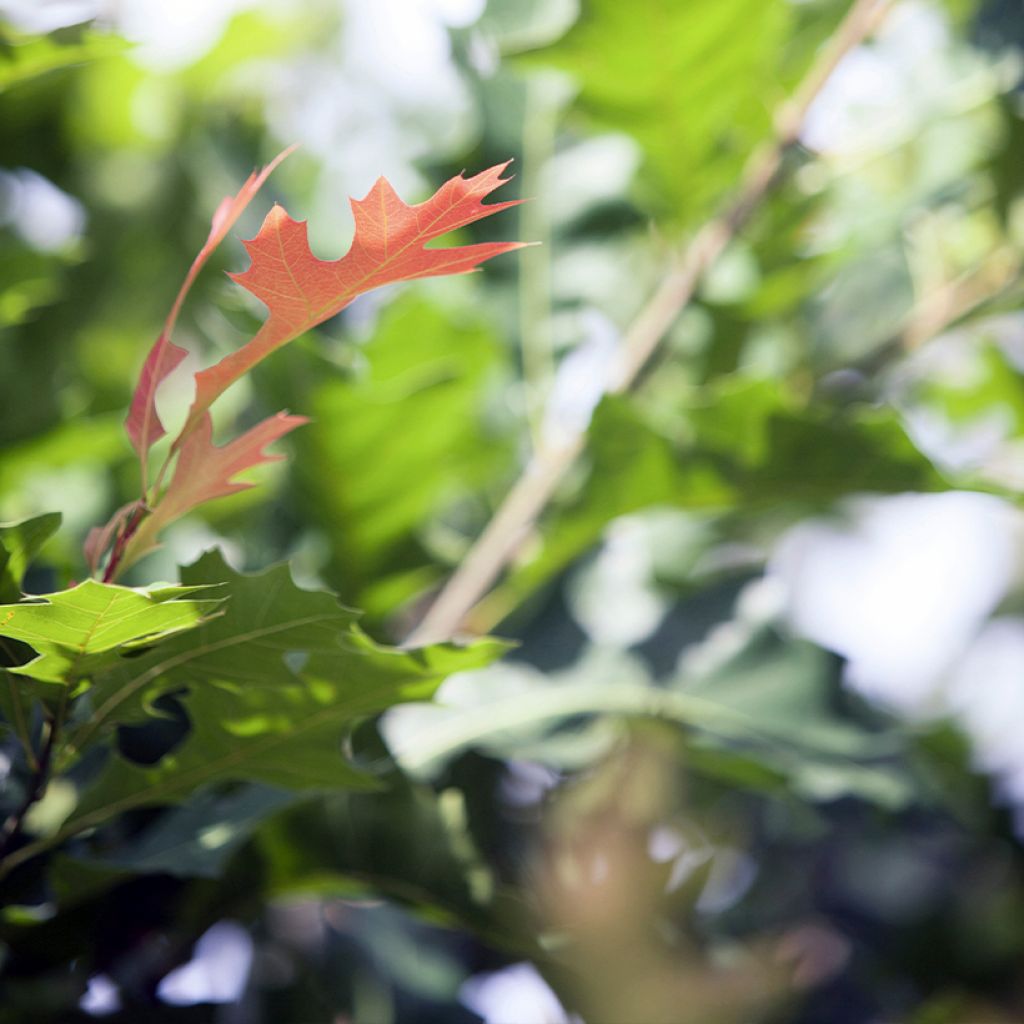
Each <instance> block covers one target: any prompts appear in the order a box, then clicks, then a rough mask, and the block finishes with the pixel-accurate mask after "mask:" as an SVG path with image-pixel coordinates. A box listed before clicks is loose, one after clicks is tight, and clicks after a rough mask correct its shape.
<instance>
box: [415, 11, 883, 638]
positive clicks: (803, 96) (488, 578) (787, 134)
mask: <svg viewBox="0 0 1024 1024" xmlns="http://www.w3.org/2000/svg"><path fill="white" fill-rule="evenodd" d="M892 2H893V0H854V3H853V5H852V6H851V7H850V10H849V11H848V12H847V15H846V17H845V18H844V19H843V21H842V22H841V23H840V24H839V26H838V27H837V28H836V31H835V32H834V33H833V34H832V36H831V37H830V39H829V41H828V42H827V43H826V45H825V46H824V48H823V49H822V51H821V53H820V54H819V56H818V59H817V61H816V62H815V63H814V64H813V66H812V67H811V69H810V70H809V71H808V73H807V75H806V76H805V77H804V79H803V81H802V82H801V83H800V85H799V86H798V87H797V89H796V91H795V92H794V93H793V95H792V96H791V97H790V98H789V100H788V101H787V102H786V103H784V104H783V105H782V107H781V108H780V109H779V110H778V111H777V113H776V116H775V135H774V138H773V139H772V141H771V142H769V143H767V144H766V145H765V146H763V147H761V148H759V149H757V150H755V151H754V153H753V154H752V155H751V157H750V159H749V160H748V162H747V165H746V167H745V168H744V171H743V174H742V176H741V179H740V187H739V191H738V193H737V195H736V197H735V198H734V199H733V201H732V202H731V203H730V204H729V205H728V206H727V208H726V209H725V211H724V212H723V213H721V214H720V215H719V216H717V217H715V218H714V219H712V220H711V221H709V222H708V223H707V224H705V225H704V227H702V228H701V229H700V230H699V231H698V232H697V234H696V235H695V236H694V238H693V240H692V241H691V242H690V244H689V245H688V246H687V248H686V250H685V251H684V252H683V254H682V257H681V258H680V259H679V260H678V261H675V262H674V263H673V265H672V266H671V267H670V268H669V270H668V272H667V273H666V275H665V277H664V278H663V279H662V282H661V284H660V285H659V287H658V289H657V290H656V291H655V293H654V295H653V296H652V297H651V298H650V300H649V301H648V302H647V304H646V305H645V306H644V307H643V309H642V310H641V311H640V313H639V314H638V315H637V317H636V319H635V320H634V321H633V323H632V324H631V326H630V327H629V329H628V330H627V331H626V333H625V336H624V338H623V340H622V344H621V349H620V352H619V356H618V361H617V366H616V368H615V371H614V373H613V376H612V380H611V384H610V386H609V388H608V391H609V392H610V393H612V394H617V393H621V392H624V391H627V390H629V388H631V387H632V386H633V384H634V383H635V382H636V380H637V378H638V377H639V375H640V373H641V371H642V370H643V369H644V367H645V366H646V365H647V364H648V363H649V362H650V360H651V357H652V356H653V355H654V353H655V352H656V351H657V348H658V346H659V344H660V343H661V340H662V339H663V338H664V336H665V333H666V332H667V331H668V329H669V328H670V327H671V326H672V324H673V323H674V322H675V320H676V319H677V317H678V316H679V314H680V313H681V312H682V311H683V309H685V308H686V306H687V304H688V303H689V301H690V299H691V298H692V297H693V294H694V292H695V291H696V288H697V285H698V284H699V283H700V280H701V278H702V277H703V276H704V274H705V273H706V272H707V271H708V270H709V269H710V267H711V266H712V265H713V264H714V262H715V261H716V260H717V259H718V257H719V256H720V255H721V254H722V252H723V250H724V249H725V248H726V246H727V245H728V244H729V242H731V241H732V239H733V238H735V237H736V235H737V234H738V233H739V232H740V231H741V230H742V228H743V227H744V226H745V225H746V224H747V222H748V221H749V220H750V218H751V216H752V215H753V213H754V212H755V211H756V210H757V208H758V207H759V205H760V204H761V202H762V200H763V199H764V198H765V196H766V195H767V194H768V193H769V191H770V189H771V188H772V186H773V184H774V183H775V182H776V180H777V179H778V176H779V172H780V170H781V167H782V162H783V158H784V157H785V155H786V153H787V151H788V150H789V149H790V148H791V147H792V146H793V145H794V144H795V143H796V142H797V140H798V138H799V135H800V131H801V129H802V126H803V123H804V119H805V118H806V116H807V112H808V110H809V109H810V107H811V104H812V103H813V102H814V100H815V98H816V97H817V95H818V94H819V92H820V91H821V89H822V87H823V86H824V85H825V83H826V82H827V81H828V79H829V77H830V76H831V74H832V72H833V71H834V70H835V68H836V66H837V65H838V64H839V62H840V61H841V60H842V59H843V57H844V56H845V55H846V54H847V53H849V52H850V51H851V50H852V49H854V48H855V47H856V46H858V45H859V44H860V43H862V42H863V41H864V39H865V38H867V37H868V36H869V35H870V34H871V33H872V32H873V31H874V30H875V29H876V28H877V26H878V25H879V24H880V22H881V20H882V19H883V18H884V16H885V15H886V14H887V13H888V11H889V9H890V7H891V6H892ZM585 444H586V435H585V433H580V434H577V435H576V436H573V437H571V438H569V439H568V440H566V441H564V442H561V443H558V444H554V443H552V442H548V443H547V444H546V445H545V446H542V447H539V448H538V449H537V450H536V451H535V453H534V455H533V457H532V458H531V460H530V462H529V463H528V464H527V466H526V467H525V469H524V470H523V473H522V475H521V476H520V477H519V479H518V480H517V481H516V483H515V484H514V485H513V486H512V489H511V491H509V493H508V495H507V497H506V498H505V500H504V501H503V502H502V504H501V506H500V507H499V508H498V510H497V512H496V513H495V515H494V517H493V518H492V519H491V521H490V522H489V523H488V525H487V526H486V528H485V529H484V531H483V533H482V534H481V535H480V537H479V538H478V540H477V541H476V543H475V544H474V545H473V547H472V548H471V549H470V551H469V553H468V554H467V556H466V558H465V559H464V560H463V561H462V563H461V564H460V565H459V567H458V568H457V569H456V570H455V572H454V573H453V574H452V576H451V577H450V579H449V580H448V582H447V583H446V585H445V586H444V587H443V588H442V590H441V592H440V593H439V594H438V596H437V598H436V600H435V601H434V602H433V604H432V605H431V606H430V608H429V609H428V610H427V613H426V615H425V616H424V618H423V620H422V621H421V623H420V624H419V626H418V627H417V628H416V629H415V630H413V632H412V634H411V635H410V636H409V638H408V640H407V643H408V644H409V645H411V646H418V645H421V644H426V643H432V642H436V641H441V640H447V639H449V638H450V637H452V636H453V635H454V634H456V633H457V632H458V631H459V629H460V627H462V625H463V623H464V622H465V620H466V617H467V615H468V614H469V613H470V611H471V610H472V609H473V608H474V606H475V605H476V604H477V602H478V601H480V599H481V598H482V597H484V596H485V595H486V594H487V592H488V591H489V590H490V588H491V587H492V586H493V584H494V583H495V581H496V580H497V579H498V577H499V576H500V575H501V572H502V570H503V569H504V568H505V566H506V565H507V564H508V562H509V561H510V559H511V558H512V557H513V556H514V554H515V552H516V550H517V548H518V547H519V545H520V543H521V542H522V540H523V539H524V538H525V537H526V536H527V535H528V534H529V532H530V531H531V529H532V528H533V526H534V523H535V522H536V520H537V519H538V517H539V516H540V513H541V512H542V511H543V509H544V508H545V507H546V506H547V504H548V502H549V501H550V500H551V497H552V496H553V495H554V494H555V492H556V490H557V489H558V486H559V484H560V483H561V481H562V480H563V479H564V477H565V475H566V473H567V472H568V470H569V469H570V468H571V467H572V465H573V464H574V463H575V461H576V459H577V458H578V456H579V455H580V453H581V452H582V451H583V449H584V446H585Z"/></svg>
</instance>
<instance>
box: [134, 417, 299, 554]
mask: <svg viewBox="0 0 1024 1024" xmlns="http://www.w3.org/2000/svg"><path fill="white" fill-rule="evenodd" d="M308 422H309V421H308V419H307V418H306V417H305V416H290V415H288V413H284V412H279V413H277V414H276V415H275V416H271V417H269V418H268V419H265V420H263V421H262V422H261V423H258V424H257V425H256V426H255V427H253V428H252V429H251V430H247V431H246V432H245V433H244V434H242V436H241V437H236V438H235V440H234V441H230V442H228V443H227V444H225V445H222V446H220V447H218V446H217V445H215V444H214V443H213V421H212V420H211V419H210V414H209V413H206V414H204V415H203V417H202V418H201V419H200V421H199V426H198V427H196V429H195V430H193V431H192V433H191V434H189V436H188V437H187V438H186V439H185V441H184V442H183V443H182V446H181V451H180V452H179V453H178V463H177V465H176V466H175V468H174V476H173V477H171V482H170V484H168V486H167V490H166V491H165V492H164V494H163V497H162V498H161V499H160V502H159V504H157V506H156V508H154V509H153V511H152V513H150V515H149V516H147V517H146V518H145V519H143V520H142V525H141V526H140V527H139V528H138V530H137V531H136V532H135V534H134V535H133V536H132V538H131V540H129V541H128V544H127V546H126V548H125V553H124V558H123V559H122V562H121V568H122V569H124V568H127V567H128V566H129V565H131V564H133V563H134V562H137V561H138V560H139V559H140V558H141V557H142V556H143V555H145V554H146V553H147V552H149V551H152V550H153V548H155V547H156V546H157V535H158V534H159V533H160V531H161V530H163V529H164V527H166V526H169V525H170V524H171V523H173V522H174V521H175V520H176V519H180V518H181V517H182V516H183V515H185V514H186V513H188V512H191V511H192V509H194V508H198V506H200V505H202V504H204V503H205V502H207V501H213V500H214V499H215V498H226V497H227V496H228V495H229V494H236V493H237V492H238V491H245V490H248V489H249V488H250V487H253V486H254V485H253V484H251V483H241V482H238V481H236V480H235V477H237V476H238V475H239V474H240V473H244V472H245V471H246V470H247V469H252V468H253V467H255V466H260V465H263V464H264V463H267V462H280V461H281V459H283V458H284V456H283V455H268V454H267V452H266V451H265V449H266V448H267V446H268V445H270V444H272V443H273V442H274V441H276V440H277V439H278V438H280V437H283V436H284V435H285V434H287V433H289V432H290V431H292V430H294V429H295V428H296V427H300V426H302V424H303V423H308Z"/></svg>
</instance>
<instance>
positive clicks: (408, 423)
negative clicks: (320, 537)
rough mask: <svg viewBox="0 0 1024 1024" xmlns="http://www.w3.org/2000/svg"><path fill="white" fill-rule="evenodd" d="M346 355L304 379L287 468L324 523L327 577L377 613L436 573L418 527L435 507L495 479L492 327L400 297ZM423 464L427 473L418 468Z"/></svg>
mask: <svg viewBox="0 0 1024 1024" xmlns="http://www.w3.org/2000/svg"><path fill="white" fill-rule="evenodd" d="M355 362H356V365H355V367H354V368H353V369H352V370H351V371H350V372H349V373H348V374H347V375H345V376H344V377H343V376H341V375H340V374H338V373H337V372H336V371H333V368H332V369H331V370H330V371H329V372H330V376H329V377H328V378H327V379H326V380H324V381H323V382H322V383H318V384H316V385H315V386H314V387H313V389H312V394H311V396H310V402H311V404H310V410H311V415H312V420H313V421H312V423H311V424H310V425H309V426H308V427H307V428H305V429H304V430H303V431H301V432H300V433H299V434H298V435H297V438H296V446H297V448H296V460H295V465H296V470H295V474H296V478H297V481H298V484H299V487H300V493H301V495H302V498H303V500H305V501H308V502H309V503H310V505H311V507H312V508H315V509H316V510H317V516H318V518H319V519H320V521H321V522H322V523H323V524H324V527H325V529H326V531H327V541H328V543H329V545H330V561H329V564H328V566H327V568H326V571H327V574H328V576H329V578H330V579H331V580H332V581H333V582H336V585H337V586H338V587H339V589H340V590H341V591H342V593H343V594H345V595H346V597H349V598H350V599H351V600H353V601H354V602H357V603H358V604H359V606H360V607H362V608H365V609H366V610H367V611H368V612H369V613H371V614H374V615H380V614H382V613H385V612H387V611H389V610H390V609H392V608H394V607H395V605H396V604H397V603H400V602H401V601H403V600H405V599H407V598H408V597H410V596H412V595H413V594H414V593H416V592H417V591H418V590H422V588H423V587H424V586H427V585H429V584H430V583H431V582H433V580H434V579H436V577H437V569H436V568H435V567H431V565H430V562H429V559H428V557H427V555H426V553H425V551H424V537H423V536H422V531H423V524H424V523H427V522H430V520H431V519H432V518H433V517H434V516H435V515H437V514H438V513H439V512H440V511H442V509H443V506H444V504H446V503H448V504H450V503H452V502H453V501H457V500H458V499H460V498H466V497H468V496H470V495H472V494H473V493H474V492H476V491H478V490H479V489H481V488H482V487H486V486H487V485H488V484H491V483H492V482H493V481H495V480H496V479H502V478H504V477H505V475H506V473H507V472H508V470H509V469H510V468H511V452H510V451H509V448H508V444H507V441H506V440H504V439H503V438H502V436H501V434H500V433H499V432H498V430H497V428H496V425H492V426H491V428H490V429H491V432H492V436H493V440H489V443H486V444H481V432H484V436H487V435H486V432H487V431H488V425H487V423H486V422H485V413H486V409H485V403H486V401H487V396H488V394H490V393H492V392H493V391H494V390H495V386H496V385H497V384H498V383H499V381H498V375H499V373H500V367H501V359H500V351H499V348H498V345H497V339H496V338H495V337H494V335H493V332H492V331H491V330H490V329H489V328H488V327H487V326H486V324H485V323H484V322H483V321H482V320H481V319H480V318H479V317H477V316H474V315H473V314H472V313H470V312H469V311H464V312H462V311H460V312H457V313H452V312H447V311H445V310H444V309H443V308H440V307H438V306H435V305H432V304H430V303H427V302H425V301H424V300H423V299H422V298H416V297H413V296H412V295H407V296H402V297H400V298H399V299H397V300H396V301H395V302H394V303H393V304H391V305H390V306H389V307H388V308H387V309H386V310H385V311H384V313H383V314H382V316H381V319H380V321H379V323H378V324H377V325H376V328H375V330H374V333H373V335H372V337H371V338H370V339H369V340H368V341H367V343H366V344H365V346H363V347H362V348H361V349H360V350H359V352H358V354H357V355H356V356H355ZM325 370H327V368H326V367H325ZM396 424H399V425H400V428H399V429H400V430H401V432H402V434H401V436H402V443H401V444H398V443H395V441H396V437H395V430H396ZM382 451H386V452H387V456H386V457H384V458H382V457H381V454H380V453H381V452H382ZM322 465H330V466H332V467H333V470H332V472H330V473H323V472H320V471H319V469H318V467H320V466H322ZM424 466H429V467H430V472H428V473H423V472H420V469H421V467H424Z"/></svg>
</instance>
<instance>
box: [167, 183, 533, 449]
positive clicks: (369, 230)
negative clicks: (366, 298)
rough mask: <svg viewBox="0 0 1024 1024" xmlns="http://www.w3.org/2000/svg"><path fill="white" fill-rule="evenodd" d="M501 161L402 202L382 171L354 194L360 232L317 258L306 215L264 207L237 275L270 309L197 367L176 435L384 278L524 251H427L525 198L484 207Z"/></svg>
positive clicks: (429, 273)
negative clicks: (248, 336)
mask: <svg viewBox="0 0 1024 1024" xmlns="http://www.w3.org/2000/svg"><path fill="white" fill-rule="evenodd" d="M507 166H508V163H504V164H499V165H498V166H496V167H491V168H490V169H489V170H486V171H482V172H481V173H480V174H476V175H474V176H473V177H471V178H463V177H462V176H461V175H458V176H457V177H454V178H452V179H451V180H450V181H448V182H446V183H445V184H444V185H442V186H441V188H439V189H438V190H437V192H436V193H435V194H434V195H433V196H431V198H430V199H428V200H426V202H423V203H419V204H417V205H415V206H408V205H407V204H406V203H404V202H403V201H402V200H401V199H400V198H399V197H398V195H397V194H396V193H395V190H394V189H393V188H392V187H391V185H390V184H389V183H388V182H387V181H386V180H385V179H384V178H379V179H378V180H377V183H376V184H375V185H374V186H373V188H372V189H370V191H369V193H368V194H367V196H366V198H365V199H361V200H355V199H353V200H351V205H352V213H353V216H354V218H355V235H354V238H353V241H352V246H351V248H350V249H349V251H348V252H347V253H346V254H345V255H344V256H343V257H342V258H341V259H339V260H320V259H317V258H316V257H315V256H314V255H313V253H312V251H311V250H310V248H309V242H308V241H307V238H306V224H305V221H295V220H292V219H291V217H289V216H288V214H287V213H285V211H284V210H283V209H282V208H281V207H280V206H275V207H274V208H273V209H272V210H271V211H270V213H269V214H268V215H267V218H266V220H265V221H264V222H263V226H262V227H261V228H260V231H259V233H258V234H257V235H256V237H255V238H253V239H251V240H250V241H248V242H246V243H245V247H246V250H247V251H248V253H249V256H250V258H251V260H252V264H251V266H250V267H249V269H248V270H246V271H245V272H244V273H241V274H235V275H232V276H233V277H234V279H235V280H236V281H238V283H239V284H241V285H242V286H243V287H245V288H247V289H248V290H249V291H250V292H252V294H253V295H255V296H256V297H257V298H258V299H260V300H261V301H262V302H263V303H264V304H265V305H266V307H267V309H268V311H269V316H268V317H267V320H266V321H265V323H264V324H263V326H262V327H261V328H260V330H259V331H258V332H257V334H256V336H255V337H254V338H253V339H252V341H250V342H249V343H248V344H247V345H244V346H243V347H242V348H240V349H238V350H237V351H235V352H232V353H231V354H229V355H227V356H225V357H224V358H223V359H222V360H221V361H220V362H219V363H217V364H216V365H214V366H211V367H210V368H209V369H206V370H202V371H200V372H199V373H197V374H196V397H195V401H194V402H193V404H192V407H191V409H190V410H189V416H188V420H187V421H186V424H185V427H184V428H183V430H182V435H181V437H180V438H179V441H178V442H177V443H179V444H180V443H183V442H184V439H185V438H186V437H187V436H188V434H189V432H190V431H192V430H193V429H196V428H197V427H198V425H199V423H200V421H201V420H202V417H203V415H204V414H205V413H206V410H207V409H209V407H210V405H211V404H212V403H213V401H214V400H215V399H216V398H217V396H218V395H220V394H221V393H222V392H223V391H224V390H225V389H226V388H227V387H228V386H229V385H231V384H233V383H234V382H235V381H236V380H238V378H239V377H241V376H242V375H243V374H245V373H246V372H248V371H249V370H250V369H251V368H252V367H253V366H255V365H256V364H257V363H258V362H260V361H261V360H262V359H265V358H266V357H267V356H268V355H269V354H270V353H271V352H273V351H274V350H275V349H278V348H280V347H281V346H282V345H284V344H286V343H287V342H289V341H292V340H293V339H295V338H297V337H298V336H299V335H301V334H303V333H305V332H306V331H308V330H309V329H310V328H312V327H315V326H316V325H317V324H319V323H322V322H323V321H324V320H327V319H329V318H330V317H332V316H334V315H335V314H336V313H338V312H339V311H340V310H342V309H344V308H345V307H346V306H347V305H348V304H349V303H350V302H352V300H353V299H355V298H356V297H357V296H359V295H361V294H363V293H364V292H368V291H370V290H371V289H373V288H379V287H380V286H381V285H385V284H391V283H393V282H396V281H408V280H411V279H413V278H417V277H435V276H439V275H443V274H465V273H468V272H469V271H471V270H475V269H476V268H477V267H478V266H479V265H480V264H481V263H483V262H484V261H485V260H489V259H491V258H492V257H494V256H498V255H500V254H501V253H505V252H510V251H511V250H513V249H518V248H520V247H521V246H522V245H524V244H526V243H523V242H484V243H480V244H477V245H461V246H456V247H454V248H449V249H428V248H426V245H427V243H428V242H431V241H434V240H435V239H437V238H440V237H441V236H442V235H444V234H447V233H448V232H450V231H454V230H455V229H456V228H460V227H463V226H465V225H466V224H471V223H472V222H473V221H477V220H480V219H482V218H483V217H489V216H491V215H492V214H495V213H498V212H499V211H501V210H507V209H508V208H509V207H510V206H516V205H518V204H519V203H520V202H522V200H511V201H509V202H503V203H491V204H489V205H485V204H484V203H483V201H482V200H483V199H484V198H485V197H486V196H488V195H490V193H491V192H493V191H494V190H495V189H496V188H498V187H499V186H500V185H503V184H505V183H506V181H507V180H508V179H505V178H502V177H501V174H502V171H504V170H505V168H506V167H507Z"/></svg>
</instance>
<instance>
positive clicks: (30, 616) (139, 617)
mask: <svg viewBox="0 0 1024 1024" xmlns="http://www.w3.org/2000/svg"><path fill="white" fill-rule="evenodd" d="M208 589H209V588H208V587H206V586H202V587H187V588H182V587H157V588H153V589H149V590H145V589H133V588H131V587H122V586H117V585H114V584H110V583H100V582H98V581H97V580H86V581H85V582H84V583H79V584H78V585H77V586H74V587H72V588H71V589H70V590H62V591H58V592H57V593H54V594H45V595H42V596H41V597H40V598H39V599H38V600H31V601H23V602H21V603H20V604H7V605H0V636H5V637H9V638H10V639H13V640H20V641H21V642H22V643H26V644H28V645H29V646H30V647H32V648H33V650H35V651H36V653H37V654H38V657H36V658H35V659H33V660H32V661H30V662H29V663H28V664H26V665H20V666H18V667H17V668H12V669H10V671H11V672H13V673H16V674H18V675H24V676H28V677H30V678H32V679H36V680H38V681H40V682H48V683H65V684H68V685H71V684H74V683H77V682H79V681H80V680H83V679H85V678H88V677H91V676H92V675H94V674H95V673H96V672H97V671H98V670H99V669H100V668H101V667H102V666H104V665H107V664H110V662H112V661H114V660H116V659H117V658H118V657H119V656H120V652H122V651H129V650H134V649H136V648H138V647H142V646H146V645H148V644H151V643H155V642H156V641H158V640H161V639H163V638H165V637H168V636H170V635H172V634H174V633H178V632H181V631H182V630H186V629H191V628H193V627H194V626H197V625H198V624H199V623H200V622H202V621H203V620H204V619H205V618H206V617H208V616H209V615H210V614H211V613H212V612H213V611H215V609H216V608H217V607H218V605H219V604H220V601H219V600H216V599H209V598H202V599H199V600H191V599H185V600H183V598H189V597H190V595H191V594H193V593H195V592H197V591H206V590H208Z"/></svg>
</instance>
